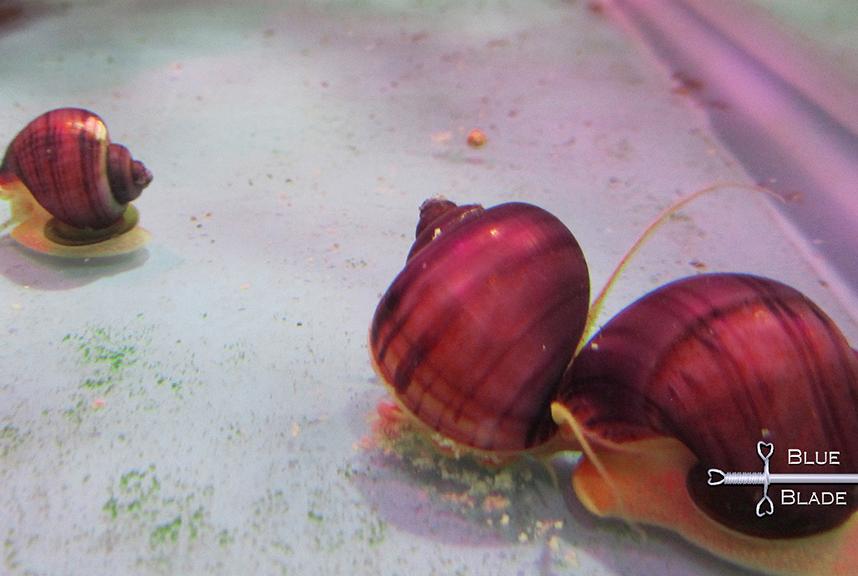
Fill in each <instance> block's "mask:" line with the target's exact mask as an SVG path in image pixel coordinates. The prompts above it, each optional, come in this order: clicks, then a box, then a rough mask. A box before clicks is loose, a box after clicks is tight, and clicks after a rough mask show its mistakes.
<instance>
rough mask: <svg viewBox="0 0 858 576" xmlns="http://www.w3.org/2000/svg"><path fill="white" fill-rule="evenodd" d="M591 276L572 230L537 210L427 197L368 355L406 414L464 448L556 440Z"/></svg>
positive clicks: (509, 447)
mask: <svg viewBox="0 0 858 576" xmlns="http://www.w3.org/2000/svg"><path fill="white" fill-rule="evenodd" d="M588 305H589V276H588V272H587V265H586V262H585V261H584V256H583V253H582V252H581V248H580V247H579V245H578V243H577V241H576V240H575V238H574V237H573V236H572V233H571V232H569V230H568V229H567V228H566V227H565V226H564V225H563V224H562V223H561V222H560V221H559V220H558V219H557V218H556V217H554V216H552V215H551V214H549V213H548V212H546V211H545V210H542V209H541V208H537V207H536V206H532V205H529V204H522V203H510V204H503V205H500V206H496V207H493V208H490V209H487V210H486V209H483V208H482V207H481V206H476V205H467V206H456V205H455V204H453V203H452V202H449V201H445V200H438V199H433V200H428V201H426V202H425V203H424V204H423V206H422V207H421V214H420V222H419V224H418V226H417V234H416V240H415V243H414V246H413V247H412V250H411V252H410V254H409V256H408V259H407V261H406V264H405V268H404V269H403V270H402V272H400V274H399V275H398V276H397V277H396V279H395V280H394V281H393V283H392V284H391V286H390V287H389V288H388V290H387V292H386V293H385V294H384V296H383V297H382V299H381V301H380V302H379V304H378V307H377V309H376V312H375V315H374V317H373V321H372V326H371V329H370V350H371V354H372V357H373V362H374V365H375V367H376V370H377V371H378V373H379V375H380V376H381V377H382V378H383V380H384V381H385V382H386V383H387V384H388V385H389V386H390V388H391V390H392V392H393V394H394V395H395V397H396V398H397V399H398V401H399V403H400V405H401V406H402V407H404V408H405V410H406V411H407V412H408V413H410V414H412V415H413V416H415V417H416V418H417V419H418V420H419V421H420V422H422V423H423V424H424V425H425V426H426V427H428V428H429V429H431V430H433V431H435V432H437V433H438V434H440V435H441V436H442V437H443V438H445V439H448V440H451V441H452V442H453V443H454V444H455V445H457V446H459V447H465V448H470V449H475V450H477V451H487V452H493V453H511V452H517V451H521V450H527V449H529V448H533V447H535V446H539V445H541V444H544V443H545V442H547V440H548V439H550V438H551V437H553V435H554V433H555V431H556V427H555V425H554V423H553V422H552V421H551V418H550V413H549V405H550V402H551V400H552V399H553V397H554V392H555V390H556V388H557V386H558V385H559V383H560V378H561V376H562V373H563V370H564V369H565V367H566V365H567V364H568V362H569V359H570V358H571V355H572V352H573V350H574V349H575V345H576V344H577V342H578V340H579V339H580V338H581V334H582V333H583V329H584V323H585V320H586V316H587V308H588Z"/></svg>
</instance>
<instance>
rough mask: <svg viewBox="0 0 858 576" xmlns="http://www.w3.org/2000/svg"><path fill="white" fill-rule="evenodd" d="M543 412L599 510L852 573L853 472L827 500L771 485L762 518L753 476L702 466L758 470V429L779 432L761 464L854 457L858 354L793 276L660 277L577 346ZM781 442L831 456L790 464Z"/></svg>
mask: <svg viewBox="0 0 858 576" xmlns="http://www.w3.org/2000/svg"><path fill="white" fill-rule="evenodd" d="M552 411H553V413H554V416H555V419H556V420H557V421H558V423H559V424H560V425H561V427H562V429H563V431H564V435H566V436H568V437H569V438H575V439H583V442H582V444H585V445H586V446H585V450H586V451H587V452H588V455H587V456H586V457H585V458H584V459H583V461H582V465H581V466H580V467H579V470H578V471H576V474H575V478H574V481H573V484H574V487H575V491H576V493H577V494H578V495H579V497H580V498H581V500H582V501H583V502H584V503H585V505H587V506H588V507H589V508H590V509H591V510H592V511H594V512H596V513H597V514H600V515H605V516H618V517H621V518H624V519H626V520H629V521H632V522H644V523H653V524H658V525H663V526H665V527H668V528H671V529H673V530H676V531H677V532H679V533H680V534H682V535H683V536H685V537H686V538H688V539H689V540H692V541H694V542H696V543H697V544H699V545H701V546H703V547H705V548H707V549H709V550H711V551H713V552H715V553H716V554H719V555H721V556H724V557H726V558H728V559H731V560H734V561H736V562H739V563H741V564H745V565H749V566H753V567H755V568H760V569H763V570H766V571H770V572H772V573H778V574H809V573H826V572H827V571H829V570H830V571H831V572H832V573H835V574H849V573H852V569H853V566H854V564H855V562H856V561H858V522H856V520H855V515H854V510H855V507H856V501H855V498H856V496H858V491H856V487H854V486H843V487H840V488H838V489H839V490H843V491H845V492H846V495H847V501H848V505H846V506H838V507H830V506H829V507H822V506H783V505H780V504H781V498H780V493H781V490H782V489H791V490H794V489H801V488H802V486H796V485H791V486H786V487H784V486H782V485H772V486H770V487H769V488H768V493H767V495H768V496H769V497H770V498H771V500H772V502H773V503H775V506H776V507H777V509H776V510H772V514H771V515H765V514H764V515H763V517H759V516H758V515H757V507H756V505H757V503H758V502H759V501H760V500H761V498H762V496H763V487H762V486H759V485H754V486H710V485H708V484H707V471H708V469H710V468H717V469H720V470H722V471H739V472H760V471H761V470H762V462H761V459H760V456H759V455H758V454H757V452H756V449H755V447H756V444H757V442H758V441H765V442H767V443H771V444H772V445H773V447H774V453H773V455H772V456H771V460H770V469H771V472H772V473H787V472H789V473H835V472H841V473H843V472H849V473H856V472H858V356H856V354H855V351H853V350H852V348H850V346H849V344H848V343H847V341H846V339H845V337H844V336H843V335H842V333H841V332H840V330H839V329H838V328H837V326H836V325H835V324H834V323H833V322H832V321H831V320H830V319H829V318H828V317H827V316H826V315H825V313H824V312H822V310H820V309H819V307H817V306H816V305H815V304H814V303H813V302H811V301H810V300H809V299H807V298H806V297H805V296H803V295H802V294H801V293H799V292H798V291H796V290H794V289H792V288H790V287H788V286H785V285H783V284H781V283H778V282H775V281H773V280H769V279H765V278H759V277H755V276H749V275H742V274H709V275H701V276H695V277H692V278H687V279H683V280H679V281H677V282H674V283H671V284H668V285H666V286H663V287H662V288H659V289H658V290H655V291H654V292H651V293H650V294H648V295H646V296H644V297H643V298H641V299H640V300H638V301H637V302H635V303H633V304H632V305H630V306H629V307H627V308H626V309H625V310H623V311H622V312H620V314H618V315H617V316H616V317H614V318H613V319H612V320H611V321H609V322H608V323H607V324H606V325H605V326H604V327H603V328H602V329H601V330H600V331H599V333H597V334H596V335H595V336H594V337H593V338H592V340H590V342H589V343H588V344H587V345H586V346H585V347H584V348H583V349H582V350H581V352H580V354H579V355H578V356H577V357H576V358H575V361H574V362H573V363H572V365H571V366H570V368H569V370H568V371H567V373H566V375H565V377H564V383H563V387H562V389H561V391H560V393H559V399H558V402H557V403H555V404H554V405H553V406H552ZM789 449H801V450H804V451H837V452H839V458H838V460H839V464H837V465H833V464H831V463H828V464H827V465H808V464H804V465H794V464H792V463H790V462H788V460H787V456H788V450H789ZM804 488H805V490H806V491H807V487H804ZM816 488H818V487H816ZM814 546H817V547H818V548H814ZM822 553H826V554H828V555H829V556H830V558H827V559H826V560H825V561H824V562H823V561H821V560H820V558H819V556H820V554H822Z"/></svg>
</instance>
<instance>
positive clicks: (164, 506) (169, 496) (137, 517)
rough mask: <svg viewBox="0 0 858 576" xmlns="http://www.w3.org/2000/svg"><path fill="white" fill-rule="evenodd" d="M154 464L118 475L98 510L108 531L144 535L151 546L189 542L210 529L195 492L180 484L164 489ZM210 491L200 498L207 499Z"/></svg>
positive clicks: (189, 543)
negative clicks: (105, 521)
mask: <svg viewBox="0 0 858 576" xmlns="http://www.w3.org/2000/svg"><path fill="white" fill-rule="evenodd" d="M156 472H157V470H156V468H155V466H154V465H150V466H149V467H147V468H135V469H132V470H129V471H127V472H125V473H124V474H122V475H121V476H120V477H119V480H118V481H117V482H116V483H115V484H114V486H113V487H112V488H111V490H110V497H109V498H108V499H107V501H106V502H105V503H104V504H103V505H102V507H101V511H102V513H103V514H104V515H105V516H106V517H107V519H108V520H109V521H110V523H111V527H110V528H111V530H112V531H115V532H116V531H118V532H120V533H121V534H122V535H123V536H124V537H126V538H137V537H142V536H146V537H148V543H149V546H150V548H152V549H161V548H172V547H175V546H178V545H181V544H184V545H191V544H193V543H194V542H195V541H196V540H197V539H199V538H200V537H201V535H202V534H203V533H204V532H213V530H212V527H211V526H210V524H209V521H208V515H207V513H206V508H205V507H204V506H203V505H202V504H201V503H200V500H201V497H200V496H199V495H198V494H197V493H196V492H191V493H183V492H184V490H182V488H183V487H182V486H178V485H172V486H170V487H169V489H167V488H165V487H164V486H163V484H162V481H161V480H160V479H159V478H158V476H157V473H156ZM210 496H211V491H210V490H204V491H203V494H202V497H205V498H207V499H208V498H209V497H210Z"/></svg>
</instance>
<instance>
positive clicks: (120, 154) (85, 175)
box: [0, 108, 152, 256]
mask: <svg viewBox="0 0 858 576" xmlns="http://www.w3.org/2000/svg"><path fill="white" fill-rule="evenodd" d="M151 180H152V174H151V173H150V172H149V170H147V169H146V167H145V166H144V165H143V164H142V163H141V162H139V161H137V160H134V159H132V158H131V155H130V154H129V152H128V150H127V149H126V148H125V147H124V146H121V145H119V144H113V143H111V142H110V138H109V136H108V133H107V127H106V126H105V124H104V122H103V121H102V119H101V118H99V117H98V116H97V115H96V114H94V113H92V112H89V111H88V110H83V109H80V108H60V109H56V110H51V111H50V112H46V113H44V114H42V115H41V116H39V117H37V118H36V119H35V120H33V121H32V122H30V123H29V124H28V125H27V126H26V127H25V128H24V129H23V130H21V132H19V133H18V135H17V136H16V137H15V138H14V139H13V140H12V142H11V144H9V147H8V149H7V151H6V155H5V157H4V158H3V163H2V165H0V197H6V198H8V199H11V200H12V207H13V210H12V211H13V215H12V217H13V220H15V221H16V222H18V226H17V228H15V230H13V232H12V236H13V237H14V238H15V239H16V240H18V241H19V242H20V243H22V244H24V245H25V246H27V247H29V248H32V249H34V250H37V251H40V252H46V253H50V254H55V255H60V256H105V255H115V254H121V253H124V252H129V251H131V250H134V249H136V248H137V247H139V246H140V245H142V244H143V243H145V241H146V240H147V238H148V234H147V233H146V232H145V231H144V230H143V229H142V228H140V227H139V226H137V221H138V219H139V215H138V212H137V210H136V209H135V208H134V206H133V205H131V204H130V202H131V201H132V200H134V199H135V198H137V197H138V196H139V195H140V193H141V192H142V191H143V189H144V188H145V187H146V186H147V185H148V184H149V182H151Z"/></svg>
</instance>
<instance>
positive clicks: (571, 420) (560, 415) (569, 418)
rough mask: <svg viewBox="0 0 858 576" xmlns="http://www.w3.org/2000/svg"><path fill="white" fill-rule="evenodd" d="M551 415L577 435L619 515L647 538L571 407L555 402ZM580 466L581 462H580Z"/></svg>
mask: <svg viewBox="0 0 858 576" xmlns="http://www.w3.org/2000/svg"><path fill="white" fill-rule="evenodd" d="M551 417H552V418H553V419H554V421H555V422H556V423H557V425H558V426H560V427H562V428H566V429H568V430H569V431H571V432H572V434H573V435H574V436H575V440H577V442H578V446H577V448H580V451H581V453H582V454H583V455H584V456H585V457H586V458H587V459H588V460H589V462H590V463H591V464H592V465H593V467H594V468H595V469H596V472H598V474H599V476H600V477H601V478H602V480H603V481H604V482H605V486H607V487H608V490H610V491H611V494H612V495H613V497H614V500H615V501H616V503H617V511H618V512H619V514H618V515H619V517H620V518H622V519H623V522H625V524H626V525H627V526H628V527H629V528H630V529H631V530H632V531H633V532H634V533H635V534H637V535H638V536H639V537H640V538H641V539H642V540H645V539H646V532H644V530H643V528H641V527H640V526H639V525H638V524H637V523H636V522H634V521H631V520H629V519H628V518H627V517H626V514H625V504H624V501H623V496H622V491H621V490H620V489H619V488H617V484H616V482H614V479H613V478H612V477H611V474H610V472H608V468H607V466H605V463H604V462H602V459H601V458H600V457H599V456H598V455H597V453H596V450H595V449H594V448H593V446H592V444H591V443H590V440H589V439H588V438H587V434H586V432H585V431H584V429H583V428H582V427H581V424H580V423H579V422H578V420H577V419H576V418H575V416H573V415H572V413H571V412H570V411H569V409H568V408H567V407H566V406H564V405H563V404H561V403H559V402H554V403H552V404H551ZM579 466H580V463H579Z"/></svg>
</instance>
